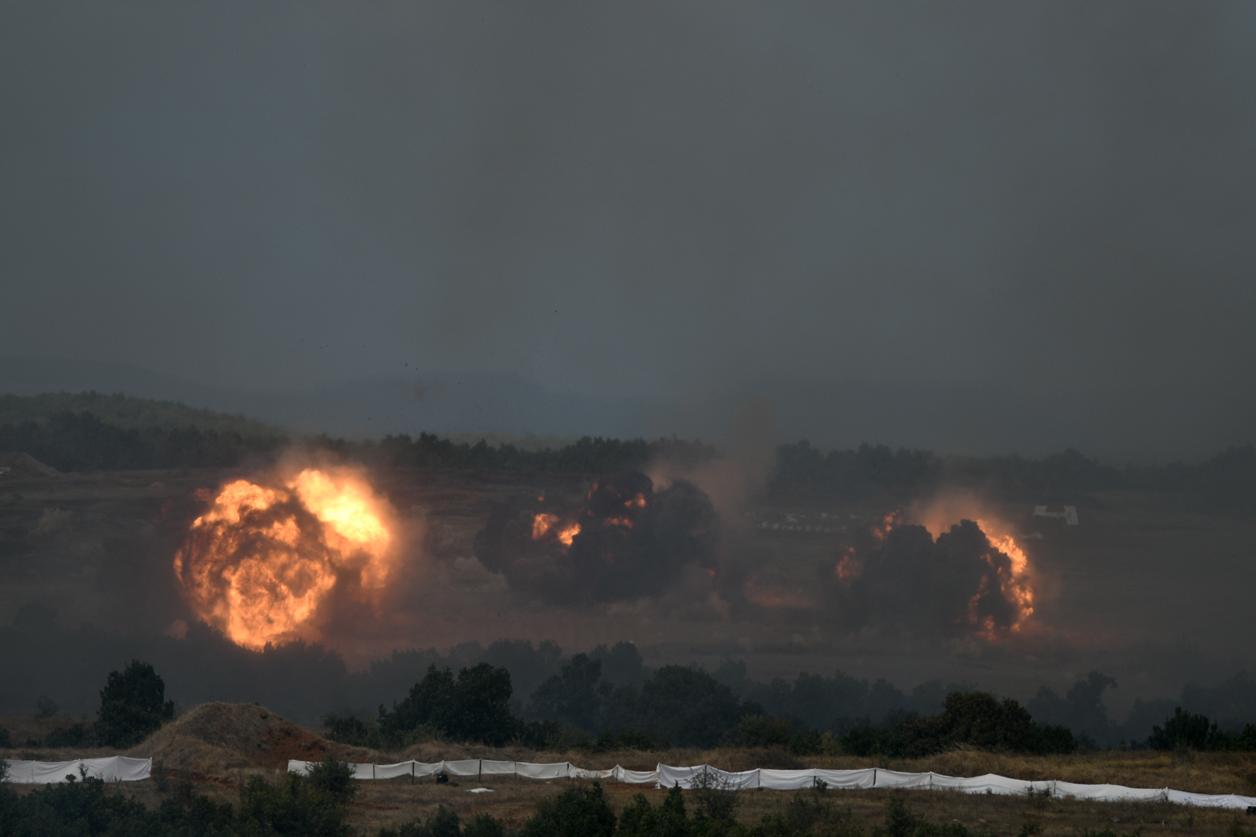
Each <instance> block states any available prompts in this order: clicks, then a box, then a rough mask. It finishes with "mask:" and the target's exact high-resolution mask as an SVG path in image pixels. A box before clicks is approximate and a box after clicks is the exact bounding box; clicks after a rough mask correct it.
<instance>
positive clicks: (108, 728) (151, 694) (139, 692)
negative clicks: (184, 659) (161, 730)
mask: <svg viewBox="0 0 1256 837" xmlns="http://www.w3.org/2000/svg"><path fill="white" fill-rule="evenodd" d="M173 717H174V703H173V702H172V701H169V700H166V683H165V681H164V680H162V679H161V676H160V675H158V674H157V672H156V671H155V670H153V667H152V666H151V665H149V664H148V663H142V662H140V661H139V660H132V661H131V662H130V664H129V665H127V667H126V668H125V669H123V670H122V671H120V672H118V671H111V672H109V678H108V680H107V681H106V682H105V688H103V689H101V690H100V711H99V712H98V714H97V720H96V731H97V735H98V736H99V738H100V740H101V742H102V743H104V744H106V745H108V746H110V747H130V746H131V745H133V744H137V743H139V742H140V741H142V740H143V739H144V737H145V736H146V735H148V734H149V733H150V732H152V731H153V730H155V729H157V728H158V727H160V726H161V725H162V724H163V723H164V722H166V721H169V720H170V719H171V718H173Z"/></svg>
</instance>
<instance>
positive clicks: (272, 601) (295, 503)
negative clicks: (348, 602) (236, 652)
mask: <svg viewBox="0 0 1256 837" xmlns="http://www.w3.org/2000/svg"><path fill="white" fill-rule="evenodd" d="M391 519H392V515H391V511H390V509H389V507H388V504H387V502H386V501H384V500H383V499H382V498H380V497H378V496H377V495H376V494H375V492H374V491H373V490H372V489H371V487H370V485H369V484H368V483H367V482H366V481H365V480H364V479H363V478H362V477H360V476H358V475H357V474H354V473H352V472H349V471H346V470H339V469H336V470H322V469H317V468H306V469H304V470H301V471H299V472H297V473H295V474H293V475H292V476H290V477H289V478H287V479H284V480H280V481H276V482H275V483H274V484H262V483H259V482H252V481H250V480H244V479H238V480H234V481H232V482H229V483H227V484H226V485H224V486H223V487H222V488H221V489H220V490H219V492H218V494H217V495H216V496H215V497H214V499H213V501H212V503H211V505H210V508H209V510H208V511H206V512H205V513H204V514H202V515H201V516H200V517H197V518H196V519H195V520H193V521H192V525H191V527H190V529H189V531H188V535H187V539H186V540H185V542H184V544H183V546H182V547H181V548H180V549H179V550H178V552H177V553H176V554H175V558H174V572H175V576H176V577H177V578H178V580H179V584H180V585H181V587H182V589H183V593H184V597H185V598H186V600H187V601H188V603H189V605H191V607H192V609H193V610H194V611H195V612H196V615H197V616H198V617H200V619H202V620H203V621H204V622H205V623H207V624H209V625H210V626H212V627H214V628H217V629H218V630H220V631H222V633H223V634H224V635H226V636H227V637H228V638H229V639H230V640H231V641H232V642H235V643H236V644H238V645H241V646H243V647H245V648H250V649H253V650H261V649H263V648H265V647H266V645H268V644H281V643H283V642H287V641H290V640H292V639H295V638H297V637H299V636H301V635H302V631H303V629H307V628H308V627H309V626H310V625H311V624H312V623H313V621H314V620H315V617H316V616H317V614H318V612H319V609H320V606H322V605H324V604H325V601H326V599H327V597H328V596H329V595H330V594H331V593H332V591H333V589H335V588H336V587H337V586H341V587H345V588H347V589H348V592H349V593H350V594H352V595H354V596H356V597H357V598H369V597H370V596H372V595H374V594H377V593H378V592H379V591H381V590H382V589H383V588H384V586H385V584H386V583H387V582H388V580H389V578H390V577H391V576H392V574H393V572H394V569H395V568H394V566H393V564H394V560H395V555H396V550H395V544H394V537H393V533H392V529H391V526H390V521H391Z"/></svg>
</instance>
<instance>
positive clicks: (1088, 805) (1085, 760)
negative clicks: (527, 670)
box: [0, 703, 1256, 835]
mask: <svg viewBox="0 0 1256 837" xmlns="http://www.w3.org/2000/svg"><path fill="white" fill-rule="evenodd" d="M128 753H129V754H130V755H136V756H151V757H152V758H153V760H154V778H153V780H151V781H147V782H142V783H137V784H133V785H121V786H119V787H118V792H120V793H124V794H127V795H129V796H133V797H135V798H137V799H139V800H141V801H143V802H145V803H146V804H149V805H156V804H159V803H160V801H161V799H162V798H163V797H164V796H165V795H166V794H169V793H171V792H173V790H174V789H175V788H176V787H177V786H178V785H179V784H180V783H183V782H187V783H191V784H192V786H193V787H194V788H195V789H196V790H197V791H199V792H201V793H205V794H207V795H210V796H213V797H216V798H219V799H222V800H228V801H230V800H234V799H235V798H236V794H237V793H238V788H239V787H240V785H241V784H242V783H243V782H244V781H245V780H246V779H247V778H248V777H250V776H264V777H266V778H268V779H278V778H279V777H280V776H281V775H282V773H283V771H284V769H285V767H286V763H287V760H288V759H289V758H299V759H307V760H317V759H321V758H323V757H325V756H328V755H330V756H333V757H335V758H339V759H344V760H354V761H376V762H379V763H385V762H395V761H401V760H406V759H417V760H420V761H436V760H439V759H442V758H447V759H456V758H477V757H480V758H496V759H509V760H520V761H522V760H528V761H538V762H547V761H571V762H573V763H575V764H578V765H580V766H582V767H590V768H600V767H609V766H612V765H614V764H617V763H618V764H622V765H624V766H625V767H630V768H638V769H648V768H652V767H653V766H654V765H655V764H657V763H658V762H665V763H669V764H698V763H710V764H714V765H718V766H721V767H724V768H727V769H734V770H735V769H745V768H748V767H753V766H761V767H767V766H773V767H796V766H801V763H800V762H799V761H798V760H797V759H794V758H790V757H789V756H787V755H785V754H782V753H780V752H774V751H771V750H753V749H731V748H722V749H713V750H664V751H619V752H599V753H591V752H582V751H553V752H546V751H529V750H523V749H519V748H503V749H492V748H485V747H476V746H470V747H468V746H465V745H458V744H448V743H442V742H424V743H421V744H417V745H415V746H412V747H410V748H408V749H406V750H403V751H398V752H377V751H373V750H365V749H360V748H352V747H345V746H343V745H339V744H336V743H333V742H329V741H326V740H325V739H323V738H321V737H320V736H318V735H317V734H316V733H315V732H313V731H311V730H308V729H305V728H303V727H300V726H298V725H296V724H292V723H290V722H288V721H286V720H285V719H283V718H281V717H279V716H278V715H276V714H274V713H273V712H270V711H269V710H267V709H265V708H263V707H260V706H257V705H244V704H221V703H219V704H205V705H202V706H198V707H196V708H194V709H192V710H190V711H189V712H187V713H185V714H184V715H183V716H181V717H180V718H178V719H176V720H175V721H174V722H172V723H170V724H167V725H166V726H165V727H163V728H162V729H161V730H160V731H158V732H157V733H155V734H154V735H152V736H151V737H150V738H148V739H147V740H146V741H144V742H143V743H141V744H139V745H137V746H136V747H134V748H132V749H131V750H130V751H128ZM93 754H95V753H94V752H92V751H78V750H76V751H73V752H70V751H61V750H49V749H33V750H31V749H15V750H8V751H0V757H8V758H45V759H49V760H52V759H66V758H72V757H75V756H87V755H93ZM807 764H808V765H812V766H819V767H865V766H869V764H870V763H869V762H868V761H866V760H859V759H854V758H845V757H827V758H826V757H816V758H814V759H808V760H807ZM876 764H877V765H878V766H882V767H887V768H893V769H901V770H916V771H923V770H933V771H936V772H939V773H947V774H951V775H978V774H981V773H987V772H994V773H1001V774H1004V775H1007V776H1013V777H1018V778H1026V779H1041V778H1055V779H1064V780H1068V781H1074V782H1110V783H1116V784H1125V785H1130V786H1141V787H1166V786H1169V787H1175V788H1180V789H1183V790H1191V791H1198V792H1204V793H1227V792H1235V793H1246V794H1253V793H1256V754H1250V753H1225V754H1173V753H1152V752H1097V753H1089V754H1082V755H1074V756H1050V757H1027V756H1011V755H1004V754H997V753H986V752H980V751H974V750H957V751H953V752H949V753H943V754H941V755H938V756H936V757H933V758H929V759H904V760H887V761H881V762H876ZM571 784H573V783H572V782H571V781H570V780H558V781H547V782H542V781H530V780H526V779H519V778H513V777H510V778H501V777H488V778H485V779H483V780H480V779H476V778H453V779H451V780H450V781H449V782H448V783H447V784H438V783H436V782H435V781H433V780H431V779H426V780H425V779H419V780H411V779H408V778H402V779H396V780H390V781H375V782H362V783H360V784H359V786H358V787H359V793H358V796H357V799H356V800H355V801H354V802H353V803H352V806H351V822H352V824H353V826H354V827H355V828H357V829H359V830H360V831H362V832H363V833H372V832H374V831H375V830H377V829H379V828H381V827H389V826H397V825H399V824H401V823H405V822H410V821H412V820H414V819H416V818H426V817H428V816H430V815H431V814H432V813H434V812H435V811H436V809H437V808H438V807H439V806H442V805H443V806H445V807H448V808H451V809H453V810H454V811H456V812H457V813H458V814H459V815H460V816H463V817H464V818H466V817H472V816H475V815H477V814H490V815H492V816H494V817H497V818H499V819H501V820H503V821H505V822H506V823H509V824H514V825H518V824H520V823H522V822H523V821H524V820H526V819H527V818H528V817H529V816H530V814H531V813H532V811H533V809H534V808H535V806H536V803H537V802H538V801H540V800H542V799H545V798H547V797H551V796H553V795H555V794H558V793H560V792H561V791H562V790H563V788H565V787H568V786H570V785H571ZM473 787H487V788H490V789H491V790H492V793H482V794H472V793H469V792H468V791H469V790H470V789H471V788H473ZM604 789H605V791H606V793H607V796H608V799H609V800H610V802H611V804H612V805H613V806H614V807H616V809H622V807H623V806H625V805H627V804H628V803H629V802H630V801H631V800H632V798H633V797H634V796H635V795H636V794H639V793H640V794H644V795H645V796H646V797H647V798H648V799H650V800H651V802H652V803H654V804H657V803H658V802H659V800H661V799H662V797H663V794H664V793H665V792H664V791H662V790H656V789H654V788H652V787H647V786H634V785H622V784H618V783H614V782H608V783H606V784H605V785H604ZM25 790H27V791H28V790H29V789H25ZM804 793H806V794H811V793H813V792H812V791H807V792H804ZM794 796H795V793H793V792H788V791H771V790H759V791H747V792H742V793H739V794H738V796H737V800H738V808H737V811H738V817H739V818H740V819H742V820H743V821H745V822H750V823H753V822H755V821H757V820H759V819H760V818H762V817H763V816H764V815H766V814H769V813H773V812H778V811H780V810H782V809H783V807H784V806H786V805H788V804H789V803H790V801H791V799H792V798H793V797H794ZM822 796H823V799H824V800H825V801H827V802H829V803H831V804H833V805H834V806H835V807H836V808H837V809H839V810H844V811H849V813H850V815H851V816H853V817H854V818H855V819H856V820H857V821H859V822H861V823H863V824H864V825H865V826H866V827H868V828H869V829H870V828H871V827H873V826H875V825H878V824H880V823H881V822H882V821H883V819H884V816H885V810H886V803H887V802H888V801H889V800H890V799H892V798H895V797H896V796H898V797H900V798H902V799H903V800H904V801H905V802H906V803H907V805H908V806H909V808H910V809H911V810H912V811H913V812H915V813H917V814H921V815H924V816H927V817H928V818H930V819H931V820H934V821H937V822H944V823H945V822H958V823H962V824H963V825H965V826H966V827H968V828H969V829H971V830H973V831H974V832H977V833H992V834H1020V833H1026V834H1059V835H1078V834H1084V833H1087V832H1088V831H1089V832H1102V831H1103V830H1105V829H1109V830H1111V831H1112V832H1113V833H1116V834H1134V833H1139V834H1144V835H1151V834H1242V833H1256V817H1248V816H1246V815H1244V814H1241V813H1239V814H1236V813H1234V812H1223V811H1209V810H1200V809H1191V808H1186V807H1184V806H1178V805H1169V804H1162V803H1155V804H1143V803H1137V804H1135V803H1099V802H1078V801H1068V800H1061V799H1050V798H1038V797H1035V798H1028V797H1027V798H1014V797H994V796H967V795H960V794H956V793H950V792H942V791H886V790H879V791H827V792H824V793H823V795H822ZM1244 829H1246V831H1245V830H1244Z"/></svg>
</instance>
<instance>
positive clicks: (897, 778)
mask: <svg viewBox="0 0 1256 837" xmlns="http://www.w3.org/2000/svg"><path fill="white" fill-rule="evenodd" d="M874 770H875V771H876V776H874V777H873V785H872V786H873V787H874V788H927V787H929V786H930V784H931V782H930V780H931V779H932V778H933V777H932V775H931V774H929V773H904V772H902V771H900V770H886V769H885V768H884V767H877V768H874Z"/></svg>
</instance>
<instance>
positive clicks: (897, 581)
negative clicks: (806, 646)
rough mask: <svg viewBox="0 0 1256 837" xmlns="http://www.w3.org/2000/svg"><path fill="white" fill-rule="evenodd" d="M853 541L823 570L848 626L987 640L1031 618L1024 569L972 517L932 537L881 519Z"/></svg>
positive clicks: (919, 529) (837, 611)
mask: <svg viewBox="0 0 1256 837" xmlns="http://www.w3.org/2000/svg"><path fill="white" fill-rule="evenodd" d="M858 540H859V542H858V543H857V545H856V546H854V547H849V548H847V549H846V550H845V551H844V552H843V554H842V555H841V556H840V557H839V558H838V560H837V562H836V564H835V565H832V566H830V567H826V568H825V572H826V574H827V575H828V576H829V578H830V581H829V590H830V593H831V597H830V599H831V600H830V602H829V605H830V607H832V608H833V610H834V613H835V616H836V617H837V618H838V619H839V620H840V621H841V622H842V623H843V624H845V625H847V626H849V627H850V628H852V629H859V628H865V627H871V628H879V629H885V630H889V631H900V632H904V633H909V634H917V635H930V634H942V635H947V636H958V635H967V634H972V633H977V634H980V635H982V636H984V637H986V638H989V639H993V638H996V637H998V636H1004V635H1006V634H1007V633H1009V632H1011V631H1014V630H1018V629H1019V627H1020V625H1021V623H1022V622H1023V620H1024V619H1025V618H1027V617H1028V616H1029V615H1032V612H1033V609H1032V603H1033V593H1032V590H1031V589H1030V588H1029V586H1028V582H1027V580H1026V579H1025V578H1024V576H1023V567H1018V566H1017V564H1016V562H1015V561H1014V559H1013V556H1011V555H1009V554H1008V553H1006V552H1004V551H1003V550H1001V549H1000V548H999V547H998V546H996V545H995V544H994V543H992V542H991V538H990V537H989V536H988V535H987V533H986V532H985V531H983V530H982V528H981V526H979V525H978V524H977V523H975V522H973V521H971V520H962V521H960V522H959V523H956V524H954V525H952V526H951V527H950V528H949V529H947V530H945V531H943V532H942V533H941V534H940V535H938V536H937V538H934V537H933V535H931V534H930V532H929V530H928V529H926V528H925V527H924V526H920V525H915V524H900V523H898V522H897V521H895V520H894V519H893V518H887V519H886V520H885V521H884V522H883V524H882V525H881V526H879V527H875V528H873V529H870V530H868V531H867V532H866V533H864V534H863V535H862V536H861V537H860V538H859V539H858Z"/></svg>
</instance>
